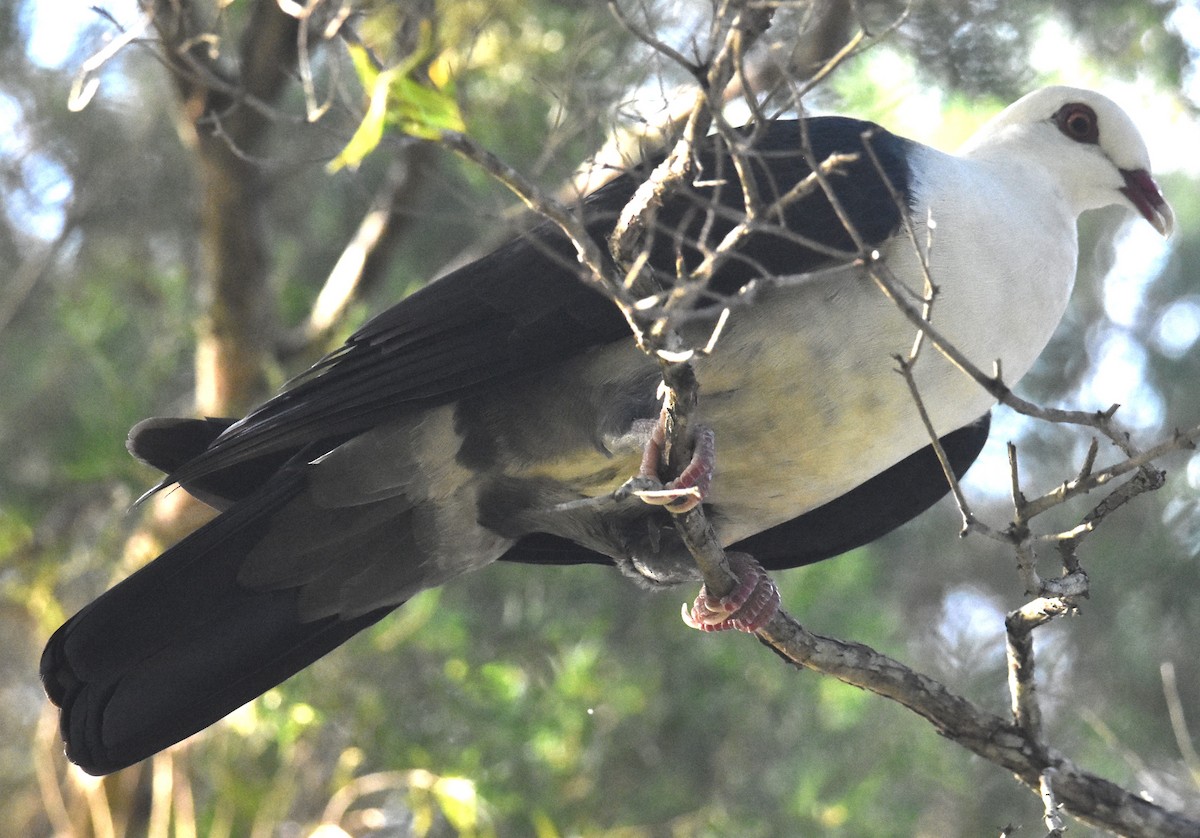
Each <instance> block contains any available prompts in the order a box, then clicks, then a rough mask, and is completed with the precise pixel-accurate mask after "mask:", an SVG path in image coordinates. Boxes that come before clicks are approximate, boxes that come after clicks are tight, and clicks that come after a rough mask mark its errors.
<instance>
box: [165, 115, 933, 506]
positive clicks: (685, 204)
mask: <svg viewBox="0 0 1200 838" xmlns="http://www.w3.org/2000/svg"><path fill="white" fill-rule="evenodd" d="M864 133H871V135H872V139H871V140H870V142H871V143H872V147H873V148H874V150H875V151H876V154H877V156H878V158H879V160H880V161H881V163H882V166H883V174H882V175H881V173H880V172H879V171H878V170H876V165H875V163H874V162H872V161H871V160H869V159H868V157H867V156H866V154H865V153H864V151H863V143H864V140H863V136H864ZM806 141H807V143H808V144H809V147H810V148H811V152H812V158H813V159H816V160H823V159H825V158H827V157H828V156H829V155H831V154H834V153H857V155H858V156H857V157H856V158H855V159H854V160H852V161H850V162H846V163H844V164H842V166H840V167H839V168H838V169H836V170H835V171H834V172H833V173H831V174H830V176H829V179H830V181H831V183H832V186H833V189H834V191H835V192H836V194H837V196H838V199H839V202H840V204H841V205H842V207H843V209H844V211H845V212H846V213H847V215H848V216H849V218H850V220H851V221H852V223H853V224H854V225H855V227H856V230H857V232H858V233H859V235H861V236H862V238H863V239H864V240H865V241H866V242H867V243H868V244H870V245H877V244H880V243H882V242H883V241H884V240H886V239H887V238H888V237H889V236H890V235H892V234H893V233H894V232H895V231H896V230H898V229H899V227H900V224H901V208H900V207H898V206H896V203H895V201H894V200H893V198H892V192H891V190H890V189H889V186H888V184H889V183H890V185H891V187H892V188H894V189H895V190H896V191H897V192H898V193H899V194H901V195H904V194H906V190H907V187H908V179H909V172H908V166H907V158H906V152H907V147H908V143H907V141H905V140H902V139H900V138H898V137H895V136H894V135H892V134H889V133H887V132H886V131H883V129H881V128H878V126H874V125H872V124H870V123H865V122H861V121H858V120H853V119H846V118H843V117H821V118H816V119H811V120H808V122H807V136H805V133H804V132H803V131H802V129H801V124H800V123H799V122H795V121H779V122H775V123H773V124H771V125H770V126H768V127H767V128H765V129H763V131H762V133H761V136H758V137H757V138H756V140H755V145H754V150H753V154H752V155H751V157H750V158H749V159H750V160H751V168H752V171H753V173H754V176H755V181H756V183H757V185H758V189H759V191H760V193H761V194H762V196H763V200H764V201H765V202H769V201H770V200H771V199H772V197H773V196H777V195H780V194H783V193H786V192H787V191H788V190H789V189H791V188H792V187H793V186H795V184H797V183H798V182H800V181H801V180H803V179H804V178H805V177H806V176H807V175H808V174H809V173H810V169H809V166H808V163H807V159H808V158H807V156H806V154H805V153H804V152H803V151H802V149H804V147H805V146H804V143H805V142H806ZM885 176H886V181H887V182H885V179H884V177H885ZM697 179H698V180H697V182H698V183H699V184H701V185H699V186H693V187H691V188H689V189H686V190H682V191H681V192H679V193H673V194H672V195H670V196H668V198H667V199H666V200H665V202H664V205H663V207H662V208H661V209H660V211H659V212H658V215H657V231H658V232H657V233H656V235H655V236H654V237H653V240H652V242H651V254H652V257H651V259H650V264H651V266H652V268H653V269H654V270H655V271H657V272H658V273H659V274H660V275H661V278H662V280H663V281H670V280H672V279H673V278H674V276H675V266H676V264H677V261H678V259H682V261H683V262H684V263H685V264H687V265H689V266H694V265H695V264H697V263H698V262H699V260H700V258H701V254H700V251H699V250H698V249H697V248H696V247H695V246H693V243H694V242H696V241H697V240H699V239H701V238H703V240H704V241H705V242H706V243H707V246H709V247H711V246H713V245H715V243H717V242H719V241H720V240H721V238H722V237H723V236H724V235H725V234H726V233H727V232H728V231H729V230H730V229H731V228H732V226H733V225H734V223H735V222H736V220H737V219H738V217H739V215H740V213H741V212H742V208H743V203H744V199H743V196H742V192H741V188H740V186H738V185H737V184H738V182H737V180H736V178H735V177H734V173H733V171H732V168H731V167H730V165H729V162H728V159H727V158H725V157H723V156H722V155H721V154H717V153H714V151H713V150H712V149H709V150H707V151H706V152H705V153H704V154H703V155H702V156H701V161H700V166H699V169H698V175H697ZM636 184H637V181H636V179H635V178H634V177H633V176H632V175H625V176H622V177H620V178H617V179H616V180H614V181H613V182H612V183H610V184H608V185H607V186H605V187H603V188H602V189H600V190H598V191H597V192H596V193H594V194H593V195H591V196H589V197H588V198H587V199H586V201H585V202H584V205H583V208H582V212H583V214H584V218H585V219H586V221H587V226H588V229H589V231H590V232H591V233H592V235H593V236H594V237H595V239H596V241H597V243H599V244H600V245H601V247H602V248H604V247H606V237H607V235H608V233H609V232H610V231H611V229H612V227H613V224H614V222H615V218H616V215H617V213H618V212H619V211H620V209H621V207H623V206H624V204H625V203H626V202H627V201H628V200H629V198H630V197H631V195H632V194H633V190H634V188H635V187H636ZM714 206H716V207H718V211H714V209H713V207H714ZM782 221H783V224H784V226H786V228H787V230H788V233H787V234H786V235H780V234H774V233H771V232H769V231H763V232H756V233H754V234H753V235H750V236H749V237H747V238H746V239H745V240H744V241H743V243H742V244H741V246H740V247H739V248H738V253H737V256H736V258H731V259H729V260H727V261H726V262H725V263H724V264H723V265H722V266H721V268H720V270H719V271H718V272H717V273H716V275H715V276H714V277H713V279H712V282H711V283H710V286H709V290H710V291H711V292H712V294H713V295H715V296H720V295H731V294H734V293H736V292H737V290H738V289H739V288H741V287H742V286H743V285H745V283H747V282H749V281H751V280H753V279H756V278H761V277H769V276H779V275H791V274H796V273H801V272H805V271H810V270H815V269H817V268H820V267H823V266H826V265H828V264H830V262H831V261H834V260H833V259H832V258H831V256H830V254H829V252H828V251H829V250H832V251H838V252H845V253H847V254H848V256H847V258H849V255H853V250H854V245H853V240H852V238H851V236H850V234H849V233H848V232H847V231H846V229H845V228H844V226H843V224H842V221H841V219H840V217H839V215H838V213H837V212H836V211H835V209H834V208H833V206H832V205H831V204H830V202H829V201H828V200H827V199H826V198H825V196H824V194H823V193H822V192H821V191H820V189H817V188H815V187H814V190H813V191H812V192H810V193H809V194H807V195H806V196H805V197H803V198H801V199H799V200H796V201H794V202H792V203H791V204H789V205H788V206H787V207H786V208H785V210H784V212H783V217H782ZM681 231H682V232H681ZM804 241H815V242H822V243H823V245H824V249H822V250H820V251H817V250H813V249H811V248H809V247H806V246H805V244H804ZM575 258H576V257H575V251H574V248H573V246H572V245H571V244H570V243H569V242H568V241H567V240H566V239H565V237H564V236H563V235H562V234H561V233H560V232H559V231H558V230H557V228H554V227H552V226H550V225H549V224H543V225H541V226H539V227H537V228H535V229H534V230H533V231H531V232H530V233H528V234H527V235H525V236H523V237H521V238H518V239H516V240H514V241H513V242H511V243H509V244H508V245H505V246H504V247H501V248H500V249H499V250H497V251H495V252H494V253H492V254H490V255H489V256H486V257H484V258H483V259H480V260H479V261H477V262H474V263H472V264H470V265H467V266H465V267H463V268H460V269H459V270H457V271H454V272H453V273H451V274H448V275H447V276H445V277H443V278H442V279H440V280H438V281H436V282H433V283H431V284H430V285H428V286H426V287H425V288H422V289H421V290H419V291H417V292H416V293H414V294H413V295H411V296H410V297H408V298H406V299H405V300H403V301H401V302H400V303H399V304H397V305H395V306H393V307H392V308H390V309H388V310H387V311H384V312H383V313H381V314H380V315H378V316H377V317H375V318H374V319H373V320H371V321H370V322H368V323H367V324H366V325H365V326H363V327H362V328H361V329H360V330H359V331H358V332H357V333H355V334H354V335H353V336H352V337H351V338H350V339H349V340H348V341H347V342H346V344H345V345H344V346H342V347H341V348H339V349H338V350H336V351H335V352H333V353H332V354H331V355H330V356H328V357H327V358H326V359H325V360H323V361H321V362H319V363H318V364H317V365H316V366H314V368H313V369H312V370H311V371H310V372H309V373H306V374H305V375H304V376H301V377H300V379H298V381H297V383H296V384H295V385H294V386H292V387H290V388H289V389H287V390H285V391H284V392H283V393H281V394H279V395H278V396H276V397H275V398H274V399H272V400H270V401H269V402H267V403H266V404H264V405H263V406H262V407H260V408H258V409H257V410H255V411H254V412H252V413H251V414H250V415H249V416H247V417H246V418H245V419H243V420H242V421H240V422H238V423H236V424H235V425H233V426H232V427H230V428H229V429H228V430H227V431H226V432H225V433H224V434H222V435H221V436H220V437H218V438H217V439H216V440H215V441H214V443H213V444H212V445H211V446H210V447H209V449H208V450H206V451H205V452H204V453H203V454H202V455H200V456H199V457H196V458H195V459H193V460H192V461H190V462H189V463H187V464H186V465H184V466H182V467H180V468H178V469H175V470H173V471H172V472H171V473H170V474H168V476H167V478H166V480H165V481H164V482H165V483H169V482H175V481H179V482H187V481H191V480H195V479H196V478H197V477H199V476H201V475H206V474H211V473H213V472H216V471H220V470H222V469H226V468H229V467H231V466H234V465H236V464H238V463H241V462H245V461H247V460H252V459H255V458H258V457H262V456H264V455H268V454H271V453H275V452H280V451H286V452H293V451H294V450H295V449H296V448H298V447H300V446H311V445H315V444H317V443H319V442H320V441H321V440H330V441H331V442H330V444H327V445H326V446H325V447H326V448H332V447H333V445H334V444H337V442H340V441H342V440H344V439H346V438H348V437H349V436H353V435H355V434H357V433H361V432H362V431H364V430H366V429H368V428H371V427H374V426H376V425H378V424H380V423H382V422H384V421H387V420H388V419H390V418H394V417H395V416H397V415H401V414H404V413H408V412H412V411H415V410H419V409H422V408H426V407H430V406H434V405H437V404H444V403H447V402H451V401H454V400H455V399H457V398H459V397H461V396H462V395H464V394H467V393H470V392H471V391H472V389H473V388H475V387H478V386H479V385H481V384H484V383H490V382H497V381H502V380H504V379H506V378H510V377H513V376H520V375H528V374H532V373H534V372H536V371H537V370H539V369H542V368H544V367H546V366H548V365H551V364H554V363H558V362H561V361H563V360H566V359H568V358H570V357H573V356H575V355H578V354H580V353H582V352H584V351H586V350H587V349H588V348H590V347H593V346H597V345H599V344H603V343H608V342H611V341H615V340H620V339H623V338H628V337H629V334H630V333H629V329H628V326H627V324H626V323H625V320H624V317H623V316H622V315H621V314H620V313H619V312H618V311H617V309H616V307H615V306H613V305H612V304H611V303H610V302H609V301H608V300H607V299H606V298H605V297H604V296H603V295H601V294H600V293H599V292H597V291H596V290H594V289H593V288H591V287H589V286H587V285H585V284H584V283H583V282H581V281H580V279H579V272H578V269H577V268H576V267H575Z"/></svg>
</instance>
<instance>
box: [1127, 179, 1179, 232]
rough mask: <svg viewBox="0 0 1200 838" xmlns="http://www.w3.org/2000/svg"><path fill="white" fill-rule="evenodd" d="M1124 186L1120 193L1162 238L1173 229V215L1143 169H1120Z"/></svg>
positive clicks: (1156, 186) (1168, 205)
mask: <svg viewBox="0 0 1200 838" xmlns="http://www.w3.org/2000/svg"><path fill="white" fill-rule="evenodd" d="M1121 176H1122V177H1124V178H1125V185H1124V186H1122V187H1121V192H1122V193H1124V195H1125V197H1126V198H1128V199H1129V201H1130V203H1132V204H1133V205H1134V206H1135V207H1136V208H1137V211H1138V212H1140V213H1141V214H1142V215H1143V216H1144V217H1145V218H1146V220H1147V221H1149V222H1150V226H1152V227H1153V228H1154V229H1155V230H1158V232H1159V233H1161V234H1162V235H1163V236H1169V235H1171V231H1172V230H1174V229H1175V213H1174V212H1172V211H1171V205H1170V204H1168V203H1167V201H1166V199H1165V198H1163V196H1162V192H1161V191H1159V188H1158V184H1157V183H1155V182H1154V178H1152V177H1150V173H1149V172H1147V171H1146V170H1145V169H1121Z"/></svg>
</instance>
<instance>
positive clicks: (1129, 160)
mask: <svg viewBox="0 0 1200 838" xmlns="http://www.w3.org/2000/svg"><path fill="white" fill-rule="evenodd" d="M959 153H960V154H961V155H963V156H964V157H973V158H977V159H986V158H988V157H993V156H1008V155H1012V156H1011V157H1009V162H1010V164H1011V162H1012V159H1013V157H1015V158H1017V160H1019V161H1022V162H1027V163H1030V164H1035V165H1040V166H1042V167H1043V168H1044V169H1045V170H1046V171H1047V172H1048V173H1049V175H1050V176H1051V177H1052V178H1054V179H1055V180H1056V182H1057V186H1058V188H1059V189H1060V190H1061V192H1062V193H1063V194H1064V195H1065V196H1066V198H1067V200H1068V201H1069V202H1070V204H1071V206H1072V207H1073V209H1074V210H1075V212H1076V213H1081V212H1083V211H1084V210H1089V209H1098V208H1100V207H1107V206H1112V205H1114V204H1119V205H1124V206H1127V207H1130V208H1132V209H1134V210H1135V211H1137V212H1138V213H1140V214H1141V215H1142V217H1144V218H1145V219H1146V220H1147V221H1149V222H1150V224H1151V225H1153V227H1154V229H1156V230H1158V232H1159V233H1161V234H1162V235H1164V236H1169V235H1170V234H1171V230H1172V229H1173V228H1174V226H1175V215H1174V213H1173V212H1172V211H1171V205H1170V204H1168V203H1167V202H1166V200H1165V199H1164V198H1163V196H1162V192H1161V191H1160V190H1159V188H1158V184H1156V183H1155V182H1154V178H1153V177H1151V175H1150V155H1149V153H1148V152H1147V151H1146V143H1145V142H1144V141H1143V140H1142V135H1141V134H1140V133H1139V132H1138V129H1137V127H1136V126H1135V125H1134V124H1133V120H1131V119H1130V118H1129V116H1128V114H1126V113H1125V111H1123V110H1121V108H1120V106H1119V105H1117V103H1116V102H1114V101H1112V100H1111V99H1109V98H1108V97H1107V96H1103V95H1101V94H1099V93H1096V92H1095V91H1092V90H1083V89H1080V88H1076V87H1045V88H1042V89H1041V90H1035V91H1034V92H1033V93H1030V94H1028V95H1026V96H1023V97H1021V98H1020V99H1018V100H1017V101H1016V102H1014V103H1013V104H1011V105H1009V106H1008V107H1007V108H1005V109H1004V110H1003V111H1001V112H1000V113H999V114H997V115H996V116H995V117H994V118H992V119H991V120H990V121H989V122H987V123H986V124H985V125H984V126H983V127H982V128H980V129H979V131H978V132H976V133H975V135H974V136H972V137H971V139H970V140H968V141H967V143H966V144H965V145H964V146H963V147H962V148H961V149H960V150H959Z"/></svg>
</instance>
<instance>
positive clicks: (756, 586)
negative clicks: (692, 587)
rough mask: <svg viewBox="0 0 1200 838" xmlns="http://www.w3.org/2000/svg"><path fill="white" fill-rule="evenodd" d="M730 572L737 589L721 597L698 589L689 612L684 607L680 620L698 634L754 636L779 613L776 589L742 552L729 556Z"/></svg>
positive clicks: (755, 563)
mask: <svg viewBox="0 0 1200 838" xmlns="http://www.w3.org/2000/svg"><path fill="white" fill-rule="evenodd" d="M726 558H727V559H728V560H729V569H730V570H731V571H732V572H733V575H734V576H736V577H737V579H738V584H737V587H736V588H734V589H733V591H732V592H731V593H729V594H728V595H727V596H723V597H714V596H712V595H711V594H709V593H708V587H707V586H705V587H702V588H701V589H700V595H699V596H698V597H696V602H695V604H694V605H693V606H692V610H691V612H689V611H688V610H687V606H686V605H685V606H683V621H684V622H685V623H687V624H688V625H689V626H691V627H692V628H694V629H699V630H700V631H726V630H728V629H737V630H738V631H744V632H747V633H749V634H753V633H754V632H756V631H758V630H759V629H760V628H762V627H763V626H765V625H766V624H767V623H768V622H770V621H771V618H772V617H774V616H775V612H776V611H778V610H779V589H778V588H777V587H775V582H774V581H772V579H771V577H770V576H768V575H767V572H766V571H765V570H763V567H762V565H760V564H759V563H758V562H756V561H755V560H754V559H753V558H752V557H750V556H748V555H747V554H745V553H729V554H727V556H726Z"/></svg>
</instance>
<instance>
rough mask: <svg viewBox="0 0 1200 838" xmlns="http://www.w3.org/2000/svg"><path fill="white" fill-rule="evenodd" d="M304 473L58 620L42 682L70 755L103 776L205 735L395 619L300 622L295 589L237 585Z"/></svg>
mask: <svg viewBox="0 0 1200 838" xmlns="http://www.w3.org/2000/svg"><path fill="white" fill-rule="evenodd" d="M304 488H305V480H304V476H303V474H302V473H297V474H296V475H295V476H294V477H291V476H288V477H284V478H283V479H277V480H273V481H271V483H270V484H269V485H267V486H265V487H263V488H262V489H261V490H260V491H258V492H256V493H255V494H254V495H253V496H251V497H249V498H246V499H245V500H243V501H242V502H240V503H237V504H236V505H234V506H233V507H232V508H231V509H230V510H229V511H227V512H225V513H223V514H222V515H220V516H219V517H218V518H216V519H215V520H213V521H212V522H211V523H209V524H207V525H206V526H204V527H202V528H200V529H199V530H197V531H196V532H194V533H192V534H191V535H190V536H188V537H187V538H185V539H184V540H183V541H181V542H179V543H178V544H176V545H175V546H174V547H172V548H171V549H169V550H167V551H166V552H165V553H163V554H162V555H161V556H160V557H159V558H157V559H156V560H154V561H153V562H151V563H150V564H148V565H146V566H145V567H143V568H142V569H141V570H139V571H138V572H136V573H134V574H133V575H132V576H130V577H129V578H128V579H126V580H124V581H123V582H121V583H120V584H118V585H117V586H116V587H114V588H112V589H111V590H109V591H108V592H107V593H105V594H104V595H103V596H101V597H100V598H99V599H97V600H96V601H94V602H92V603H91V604H90V605H88V606H87V607H86V608H84V609H83V610H82V611H80V612H79V613H78V614H76V615H75V616H74V617H72V618H71V619H70V620H69V621H68V622H67V623H66V624H64V625H63V626H62V627H61V628H60V629H59V630H58V631H57V632H55V634H54V636H53V637H52V638H51V639H50V642H49V643H48V644H47V646H46V650H45V652H44V653H43V654H42V662H41V676H42V683H43V684H44V685H45V688H46V692H47V694H48V695H49V697H50V700H51V701H53V702H54V703H55V704H57V705H58V706H59V707H60V708H62V712H61V718H60V725H61V731H62V737H63V740H64V741H65V743H66V750H67V756H68V757H69V758H70V759H71V760H72V761H73V762H76V763H78V764H79V765H80V766H81V767H82V768H83V769H84V770H85V771H87V772H88V773H90V774H107V773H109V772H112V771H116V770H118V769H120V768H124V767H126V766H128V765H131V764H133V763H135V762H138V761H139V760H142V759H144V758H146V757H148V756H150V755H152V754H154V753H156V752H157V751H160V750H162V749H163V748H166V747H168V746H170V745H172V744H174V743H176V742H179V741H180V740H182V739H185V738H186V737H188V736H190V735H192V734H193V733H196V732H197V731H199V730H202V729H203V728H205V727H206V726H208V725H210V724H212V723H213V722H215V721H217V720H218V719H220V718H221V717H222V716H225V715H226V714H228V713H229V712H231V711H233V710H234V709H236V708H237V707H239V706H241V705H242V704H244V703H246V702H247V701H249V700H251V699H252V698H254V697H256V696H257V695H259V694H260V693H262V692H264V691H266V690H268V689H270V688H271V687H273V686H275V685H276V684H278V683H280V682H281V681H283V680H284V679H286V678H288V677H289V676H291V675H293V674H294V673H296V672H298V671H299V670H301V669H303V668H304V667H306V666H308V665H309V664H310V663H312V662H313V661H314V660H316V659H317V658H319V657H321V656H322V655H324V654H326V653H327V652H329V651H330V650H331V649H333V648H334V647H336V646H338V645H339V644H341V643H343V642H345V641H346V640H347V639H348V638H349V637H351V636H352V635H353V634H355V633H356V632H358V631H361V630H362V629H364V628H366V627H367V626H369V625H371V624H372V623H374V622H376V621H377V620H379V619H380V618H381V617H383V616H384V615H386V614H387V613H389V612H390V611H392V610H393V609H394V608H395V607H396V604H391V605H387V606H385V607H378V608H375V609H374V610H371V611H368V612H366V613H360V614H355V615H352V616H350V617H341V616H338V615H336V614H335V615H331V616H325V617H322V618H320V619H308V620H306V619H304V618H303V616H302V614H301V611H300V609H299V606H298V597H299V592H298V589H287V588H282V589H274V590H254V589H251V588H249V587H247V586H246V585H244V584H240V583H239V580H238V574H239V570H240V569H241V567H242V565H243V563H244V561H245V559H246V556H247V555H248V554H249V552H250V551H251V550H252V549H253V547H254V546H255V544H257V543H258V542H259V540H260V539H261V538H262V537H263V535H264V533H265V528H266V526H267V522H268V521H269V520H270V519H271V518H272V516H273V515H274V514H275V513H276V512H277V511H279V510H280V509H282V508H283V507H284V506H286V505H287V504H288V503H289V502H291V501H293V500H294V499H295V498H296V497H297V495H299V494H300V493H301V492H303V490H304Z"/></svg>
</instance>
